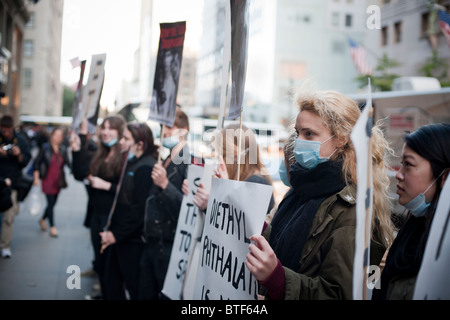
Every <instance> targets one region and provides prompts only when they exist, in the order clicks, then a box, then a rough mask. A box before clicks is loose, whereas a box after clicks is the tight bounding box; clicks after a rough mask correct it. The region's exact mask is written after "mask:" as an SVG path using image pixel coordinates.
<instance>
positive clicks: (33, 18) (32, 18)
mask: <svg viewBox="0 0 450 320" xmlns="http://www.w3.org/2000/svg"><path fill="white" fill-rule="evenodd" d="M35 22H36V15H35V14H34V12H30V20H28V22H27V24H26V25H25V27H26V28H27V29H32V28H34V24H35Z"/></svg>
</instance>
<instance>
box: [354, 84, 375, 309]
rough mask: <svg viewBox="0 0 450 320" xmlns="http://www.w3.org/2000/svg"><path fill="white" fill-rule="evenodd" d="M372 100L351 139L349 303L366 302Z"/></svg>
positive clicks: (369, 224) (368, 101)
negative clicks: (352, 184) (352, 206)
mask: <svg viewBox="0 0 450 320" xmlns="http://www.w3.org/2000/svg"><path fill="white" fill-rule="evenodd" d="M371 108H372V96H371V91H370V80H369V95H368V98H367V103H366V106H365V107H364V110H363V112H362V113H361V115H360V116H359V119H358V121H357V122H356V124H355V126H354V128H353V130H352V133H351V139H352V142H353V145H354V147H355V153H356V174H357V179H358V186H357V191H356V234H355V255H354V262H353V299H355V300H366V299H367V294H368V292H367V289H368V288H367V271H368V267H369V264H370V262H369V260H370V252H369V251H370V230H371V229H370V228H371V219H372V206H373V199H372V194H373V193H372V158H371V157H369V155H370V153H371V150H370V137H371V134H372V123H373V121H372V117H371V116H370V109H371Z"/></svg>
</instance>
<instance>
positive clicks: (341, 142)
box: [336, 137, 350, 149]
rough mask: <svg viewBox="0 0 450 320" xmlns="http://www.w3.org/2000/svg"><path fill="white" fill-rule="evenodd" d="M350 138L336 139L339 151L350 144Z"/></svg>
mask: <svg viewBox="0 0 450 320" xmlns="http://www.w3.org/2000/svg"><path fill="white" fill-rule="evenodd" d="M349 139H350V138H349V137H336V147H338V148H339V149H343V148H344V146H345V145H346V144H347V143H348V141H349Z"/></svg>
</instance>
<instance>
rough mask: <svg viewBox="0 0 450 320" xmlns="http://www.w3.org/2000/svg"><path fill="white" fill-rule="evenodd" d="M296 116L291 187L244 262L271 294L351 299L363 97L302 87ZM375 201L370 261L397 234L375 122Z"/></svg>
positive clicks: (288, 297) (379, 256) (384, 145)
mask: <svg viewBox="0 0 450 320" xmlns="http://www.w3.org/2000/svg"><path fill="white" fill-rule="evenodd" d="M296 102H297V105H298V106H299V110H300V112H299V113H298V115H297V118H296V122H295V130H296V132H297V138H296V139H295V143H294V151H293V152H294V157H295V160H296V162H295V163H294V164H293V165H291V166H290V170H289V182H290V184H291V188H290V190H289V191H288V193H287V194H286V196H285V197H284V199H283V200H282V201H281V203H280V204H279V206H278V210H277V212H276V213H275V216H274V218H273V221H272V223H271V225H267V226H266V228H265V230H264V231H263V235H261V234H256V235H253V236H252V237H251V238H250V240H251V241H252V243H251V244H250V245H249V253H248V254H247V261H246V265H247V268H248V269H249V271H250V272H251V273H252V274H253V275H254V276H255V278H256V279H257V280H258V282H259V283H260V285H261V286H262V288H263V290H262V291H261V294H262V295H263V296H265V297H266V298H269V299H273V300H279V299H286V300H292V299H300V300H322V299H352V282H353V281H352V278H353V260H354V251H355V231H356V205H355V202H356V200H355V199H356V183H357V179H356V161H355V159H356V155H355V150H354V147H353V145H352V141H351V138H350V134H351V132H352V129H353V127H354V125H355V123H356V121H357V120H358V118H359V115H360V110H359V108H358V106H357V104H356V103H355V102H354V101H353V100H351V99H350V98H348V97H346V96H345V95H343V94H341V93H338V92H335V91H302V92H300V93H299V94H298V95H297V98H296ZM371 147H372V160H373V161H372V163H373V167H372V170H373V180H374V192H373V195H374V199H373V200H374V202H373V203H374V205H373V221H372V226H374V228H375V230H374V231H373V232H372V239H371V240H372V241H371V258H370V259H371V261H370V264H375V265H378V264H379V263H380V261H381V259H382V256H383V254H384V252H385V250H386V248H387V247H388V246H389V244H390V243H391V242H390V241H391V239H392V238H393V231H392V224H391V220H390V213H391V212H390V208H389V205H388V201H387V199H388V188H389V179H388V176H387V166H386V156H387V152H388V151H389V150H390V148H389V145H388V143H387V141H386V140H385V138H384V137H383V135H382V132H381V130H380V129H379V128H378V127H377V126H374V127H373V128H372V139H371Z"/></svg>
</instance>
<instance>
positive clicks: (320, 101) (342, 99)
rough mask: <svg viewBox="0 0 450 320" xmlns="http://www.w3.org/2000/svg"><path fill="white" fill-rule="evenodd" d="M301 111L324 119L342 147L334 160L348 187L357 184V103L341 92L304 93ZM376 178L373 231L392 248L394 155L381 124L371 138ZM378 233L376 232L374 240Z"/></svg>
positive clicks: (300, 94) (298, 100) (300, 99)
mask: <svg viewBox="0 0 450 320" xmlns="http://www.w3.org/2000/svg"><path fill="white" fill-rule="evenodd" d="M295 102H296V104H297V105H298V107H299V111H300V112H301V111H310V112H312V113H314V114H316V115H318V116H320V117H321V118H322V119H323V121H324V123H325V125H326V127H327V128H328V129H329V130H330V132H331V134H332V135H334V136H335V137H336V139H337V141H340V142H341V144H342V146H341V147H339V148H338V150H337V152H336V153H335V154H334V155H333V156H332V158H331V159H332V160H333V159H336V158H341V159H342V160H343V166H342V174H343V178H344V179H345V181H346V183H347V184H348V185H356V184H357V174H356V153H355V149H354V146H353V143H352V141H351V139H350V134H351V132H352V129H353V127H354V125H355V123H356V121H357V120H358V118H359V116H360V114H361V111H360V109H359V107H358V105H357V104H356V102H355V101H353V100H352V99H350V98H349V97H347V96H345V95H344V94H342V93H339V92H337V91H312V90H302V91H299V92H298V93H297V95H296V96H295ZM371 153H372V174H373V214H372V230H374V228H376V229H377V231H378V233H379V236H380V238H381V241H382V242H383V245H385V246H386V247H389V246H390V244H391V243H392V241H393V238H394V232H393V224H392V221H391V212H392V208H391V206H392V205H391V201H389V199H390V197H389V183H390V182H389V177H388V175H387V169H388V167H389V166H388V156H389V155H390V154H393V150H392V149H391V148H390V146H389V143H388V141H387V140H386V139H385V137H384V135H383V132H382V130H381V129H380V124H378V123H377V124H376V125H374V126H373V127H372V138H371ZM373 236H374V232H372V239H373ZM373 240H374V239H373Z"/></svg>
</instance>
